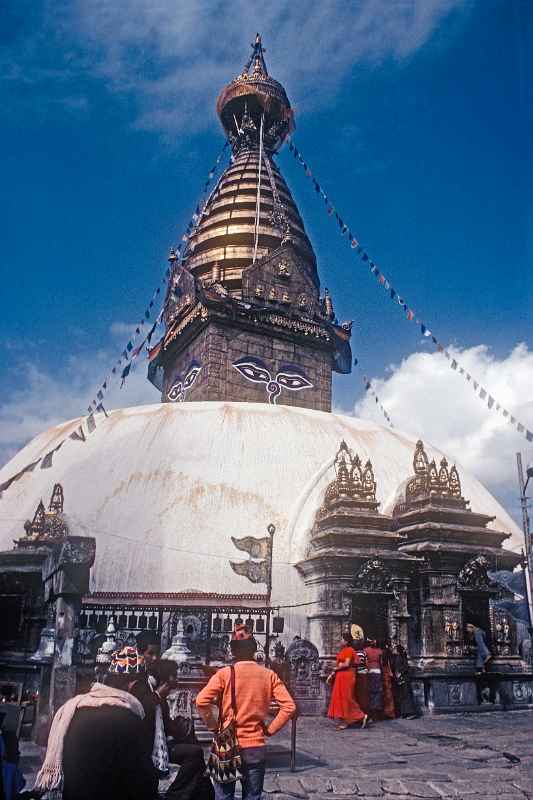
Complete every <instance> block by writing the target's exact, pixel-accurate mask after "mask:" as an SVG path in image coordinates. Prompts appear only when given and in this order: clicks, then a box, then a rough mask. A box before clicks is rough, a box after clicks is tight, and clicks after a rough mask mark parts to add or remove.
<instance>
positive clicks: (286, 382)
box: [276, 372, 313, 392]
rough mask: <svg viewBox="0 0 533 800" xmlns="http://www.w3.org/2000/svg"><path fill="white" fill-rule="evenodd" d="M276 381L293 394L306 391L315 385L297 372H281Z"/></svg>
mask: <svg viewBox="0 0 533 800" xmlns="http://www.w3.org/2000/svg"><path fill="white" fill-rule="evenodd" d="M276 380H277V382H278V383H280V384H281V385H282V386H285V388H286V389H290V390H291V391H293V392H297V391H299V390H300V389H306V388H308V387H310V386H312V385H313V384H312V383H311V381H309V380H307V378H305V377H304V376H303V375H299V374H298V373H297V372H279V373H278V374H277V376H276Z"/></svg>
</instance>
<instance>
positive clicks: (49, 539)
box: [15, 483, 69, 547]
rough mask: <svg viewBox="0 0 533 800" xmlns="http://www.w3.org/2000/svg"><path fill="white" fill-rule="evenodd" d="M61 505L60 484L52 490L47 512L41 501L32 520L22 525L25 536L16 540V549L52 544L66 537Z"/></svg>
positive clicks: (66, 529)
mask: <svg viewBox="0 0 533 800" xmlns="http://www.w3.org/2000/svg"><path fill="white" fill-rule="evenodd" d="M63 505H64V495H63V487H62V486H61V484H60V483H56V484H55V485H54V488H53V490H52V496H51V498H50V503H49V506H48V511H46V509H45V507H44V503H43V501H42V500H41V501H40V502H39V504H38V506H37V509H36V511H35V514H34V516H33V519H32V520H26V522H25V523H24V531H25V533H26V535H25V536H24V538H23V539H18V541H16V542H15V545H16V546H17V547H30V546H32V545H33V546H38V545H41V544H52V543H54V542H58V541H61V540H62V539H64V538H65V537H66V536H68V535H69V529H68V525H67V522H66V519H65V517H64V515H63Z"/></svg>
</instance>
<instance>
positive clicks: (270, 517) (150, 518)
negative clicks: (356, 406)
mask: <svg viewBox="0 0 533 800" xmlns="http://www.w3.org/2000/svg"><path fill="white" fill-rule="evenodd" d="M82 421H83V419H77V420H72V421H70V422H66V423H63V424H61V425H58V426H56V427H54V428H51V429H49V430H47V431H45V432H44V433H42V434H40V435H39V436H37V437H36V438H35V439H33V440H32V441H31V442H30V443H29V444H28V445H27V446H26V447H24V448H23V449H22V450H21V451H20V452H19V453H18V454H17V455H16V456H15V457H14V458H13V459H12V460H11V461H10V462H9V463H8V464H6V465H5V466H4V467H3V469H2V470H0V483H2V482H3V481H5V480H7V479H8V478H10V477H11V476H13V475H14V474H15V473H17V472H18V471H19V470H21V469H22V468H23V467H25V466H26V465H27V464H30V463H32V462H33V461H35V460H36V459H38V458H39V457H43V456H44V455H46V453H48V452H49V451H50V450H51V449H53V448H54V447H55V446H56V445H58V444H59V442H61V441H62V440H63V439H65V437H68V436H69V434H70V433H72V432H73V431H74V430H75V429H76V428H77V427H78V426H79V425H80V423H81V422H82ZM96 422H97V427H96V430H95V431H94V432H93V433H92V434H89V435H87V441H86V442H80V441H74V440H71V439H68V438H67V440H66V441H65V444H64V445H63V447H62V448H61V449H60V450H59V451H58V452H56V453H55V454H54V457H53V465H52V467H51V468H50V469H41V468H40V465H38V466H37V467H36V469H35V470H34V471H33V472H30V473H27V474H25V475H23V476H22V477H21V478H20V479H19V480H18V481H15V482H14V483H13V484H12V485H11V486H10V487H9V488H8V489H7V490H5V491H4V492H3V495H2V497H1V499H0V549H2V550H7V549H10V548H11V547H12V546H13V539H18V538H20V537H22V536H24V527H23V525H24V521H25V520H26V519H28V518H30V519H31V518H32V517H33V514H34V512H35V509H36V507H37V504H38V502H39V500H40V499H41V498H43V500H44V502H45V504H46V503H48V501H49V498H50V495H51V492H52V488H53V485H54V483H56V482H59V483H61V484H62V486H63V489H64V493H65V512H66V514H67V515H68V519H69V525H70V532H71V534H72V535H80V536H94V537H95V539H96V563H95V568H94V571H93V580H92V589H93V591H120V592H122V591H133V592H136V591H143V592H156V591H157V592H178V591H186V590H190V589H195V590H198V591H202V592H217V593H225V594H233V593H260V594H262V593H264V591H265V587H264V586H263V584H257V585H254V584H252V583H250V582H249V581H248V580H247V579H246V578H244V577H242V576H239V575H236V574H235V573H234V572H233V570H232V569H231V567H230V564H229V562H230V561H240V560H244V559H246V558H247V555H246V553H243V552H240V551H239V550H237V549H236V548H235V547H234V545H233V543H232V541H231V536H235V537H237V538H239V537H244V536H255V537H262V536H266V535H267V533H266V529H267V525H269V524H270V523H271V522H272V523H274V525H275V526H276V534H275V543H274V564H275V569H274V587H273V600H274V602H275V603H284V602H298V601H304V600H306V599H308V592H307V591H306V589H305V587H304V585H303V582H302V581H301V579H300V577H299V575H298V574H297V572H296V570H295V569H294V567H293V566H292V565H293V564H294V563H296V562H297V561H299V560H300V559H301V558H303V557H304V555H305V550H306V546H307V542H308V537H309V531H310V528H311V526H312V524H313V519H314V516H315V513H316V510H317V508H318V507H319V506H320V505H321V503H322V499H323V496H324V491H325V488H326V486H327V484H328V483H329V482H330V481H331V480H332V478H333V475H334V473H333V466H332V465H333V461H334V457H335V454H336V452H337V450H338V447H339V444H340V442H341V440H342V439H344V440H345V441H346V442H347V444H348V446H349V447H350V448H352V449H353V451H354V452H356V453H358V454H359V456H360V457H361V459H363V460H366V459H368V458H369V459H370V460H371V461H372V464H373V467H374V471H375V476H376V480H377V494H378V499H379V500H380V501H381V503H382V507H381V508H382V510H383V511H385V512H387V511H388V512H390V511H391V510H392V508H391V507H392V503H393V498H394V496H395V494H396V491H397V489H398V487H399V485H400V484H401V483H402V482H403V481H404V480H405V478H406V477H408V476H409V475H411V474H412V470H413V467H412V461H413V453H414V447H415V440H414V439H413V438H411V437H409V436H407V435H405V434H402V433H400V432H399V431H396V430H391V429H389V428H384V427H381V426H379V425H376V424H375V423H373V422H368V421H366V420H361V419H356V418H355V417H348V416H341V415H338V414H328V413H324V412H320V411H311V410H308V409H302V408H294V407H289V406H273V405H267V404H261V403H222V402H200V403H179V404H170V403H168V404H158V405H150V406H139V407H135V408H127V409H121V410H117V411H113V412H110V414H109V417H108V418H106V417H104V415H102V414H100V415H98V416H97V417H96ZM425 446H426V450H427V453H428V456H429V458H430V459H431V458H441V457H442V453H440V452H439V451H438V450H437V449H436V448H433V447H432V446H431V445H430V444H429V443H427V442H425ZM458 466H459V465H458ZM459 474H460V478H461V482H462V489H463V495H464V496H465V498H466V499H467V500H470V504H471V508H472V510H474V511H478V512H482V513H485V514H490V515H491V516H495V517H496V519H495V521H494V522H493V523H491V527H493V528H496V529H498V530H502V531H506V532H508V533H510V534H512V535H513V540H508V542H507V546H508V547H511V546H514V545H515V544H517V543H519V542H520V530H519V528H518V527H517V525H516V524H515V523H514V522H513V521H512V519H511V518H510V517H509V515H508V514H507V513H506V512H505V511H504V509H503V508H502V507H501V506H500V505H499V503H498V502H497V501H496V500H495V499H494V497H492V495H491V494H490V493H489V492H488V491H487V490H486V489H485V488H484V487H483V486H482V485H481V484H480V483H479V482H478V481H477V480H476V479H475V478H474V477H472V476H471V475H469V474H468V473H466V472H465V471H464V470H463V469H461V468H460V466H459Z"/></svg>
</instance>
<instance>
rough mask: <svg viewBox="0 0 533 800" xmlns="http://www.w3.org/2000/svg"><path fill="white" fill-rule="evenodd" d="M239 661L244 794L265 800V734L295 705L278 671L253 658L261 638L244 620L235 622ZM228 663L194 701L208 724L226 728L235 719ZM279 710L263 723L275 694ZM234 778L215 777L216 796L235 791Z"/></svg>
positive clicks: (234, 642) (235, 654)
mask: <svg viewBox="0 0 533 800" xmlns="http://www.w3.org/2000/svg"><path fill="white" fill-rule="evenodd" d="M230 647H231V652H232V655H233V658H234V661H235V664H234V666H233V670H234V679H235V700H236V715H235V725H236V733H237V739H238V742H239V747H240V752H241V759H242V775H243V777H242V781H241V783H242V798H243V800H261V797H262V794H263V783H264V778H265V738H266V737H270V736H273V735H274V734H275V733H277V732H278V731H279V730H281V728H282V727H283V726H284V725H285V724H286V723H287V722H288V721H289V720H290V719H291V717H292V715H293V714H294V713H295V711H296V706H295V704H294V701H293V699H292V697H291V696H290V694H289V693H288V691H287V689H286V688H285V686H284V684H283V682H282V681H281V680H280V679H279V677H278V676H277V675H276V673H275V672H273V670H271V669H267V668H266V667H264V666H260V665H259V664H257V663H256V662H255V661H254V655H255V653H256V651H257V642H256V641H255V639H254V638H253V636H252V634H251V632H250V631H249V630H248V629H247V628H246V626H245V625H237V626H236V627H235V630H234V632H233V635H232V638H231V642H230ZM231 675H232V670H231V668H230V667H222V669H220V670H219V671H218V672H217V673H215V675H213V676H212V678H211V679H210V681H209V683H208V684H207V686H205V687H204V688H203V689H202V690H201V691H200V692H199V694H198V697H197V698H196V706H197V708H198V711H199V713H200V715H201V716H202V718H203V719H204V721H205V723H206V725H207V727H208V728H209V730H211V731H213V732H215V731H217V730H218V729H219V722H220V727H221V728H222V729H223V728H225V727H226V726H227V725H228V723H230V722H231V721H232V719H233V711H232V698H231V695H232V692H231ZM273 699H274V700H276V702H277V703H278V706H279V711H278V714H277V715H276V716H275V717H274V719H273V720H272V721H271V722H270V724H269V725H266V724H265V721H264V720H265V718H266V716H267V714H268V710H269V706H270V703H271V701H272V700H273ZM216 703H218V704H219V707H220V710H221V719H220V720H219V721H217V719H216V717H215V715H214V713H213V706H215V704H216ZM235 787H236V781H233V782H231V783H218V782H217V781H215V782H214V788H215V798H216V800H225V799H227V798H234V797H235Z"/></svg>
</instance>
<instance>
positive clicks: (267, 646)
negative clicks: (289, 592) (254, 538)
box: [265, 523, 276, 667]
mask: <svg viewBox="0 0 533 800" xmlns="http://www.w3.org/2000/svg"><path fill="white" fill-rule="evenodd" d="M267 530H268V534H269V536H270V547H269V548H268V567H267V569H268V572H267V618H266V636H265V664H266V666H267V667H269V666H270V613H271V612H270V603H271V600H272V560H273V553H274V534H275V533H276V526H275V525H272V523H271V524H270V525H269V526H268V528H267Z"/></svg>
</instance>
